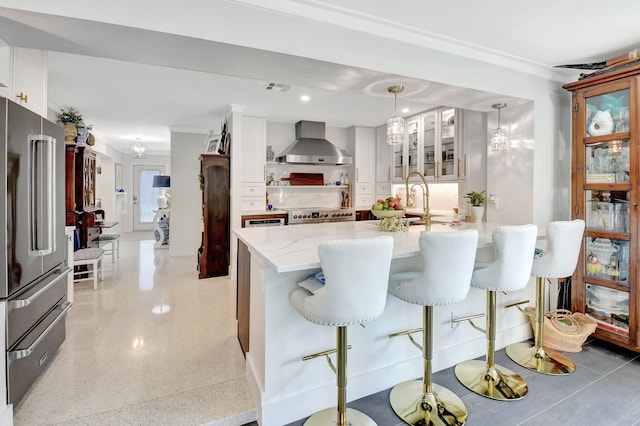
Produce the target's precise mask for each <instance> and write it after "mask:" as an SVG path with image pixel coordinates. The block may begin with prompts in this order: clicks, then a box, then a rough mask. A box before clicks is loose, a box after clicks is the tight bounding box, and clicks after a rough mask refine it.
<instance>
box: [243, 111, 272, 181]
mask: <svg viewBox="0 0 640 426" xmlns="http://www.w3.org/2000/svg"><path fill="white" fill-rule="evenodd" d="M266 140H267V125H266V121H265V119H263V118H255V117H243V118H242V141H241V145H242V177H241V180H242V182H260V183H263V184H264V183H265V181H266V176H265V175H266V160H267V151H266Z"/></svg>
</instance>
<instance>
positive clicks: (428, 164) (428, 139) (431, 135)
mask: <svg viewBox="0 0 640 426" xmlns="http://www.w3.org/2000/svg"><path fill="white" fill-rule="evenodd" d="M437 120H438V112H437V111H430V112H427V113H424V114H422V129H423V133H422V144H423V145H422V146H423V148H422V152H423V154H422V155H423V164H422V167H423V170H424V175H425V176H426V177H427V178H431V179H435V178H436V170H437V168H438V161H439V160H438V158H437V156H436V140H437V135H436V123H437Z"/></svg>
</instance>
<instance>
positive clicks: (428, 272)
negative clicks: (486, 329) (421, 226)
mask: <svg viewBox="0 0 640 426" xmlns="http://www.w3.org/2000/svg"><path fill="white" fill-rule="evenodd" d="M419 244H420V255H421V256H422V266H423V268H422V271H421V272H419V273H412V272H404V273H402V272H401V273H398V274H392V275H391V277H390V280H389V293H391V294H393V295H394V296H396V297H397V298H398V299H401V300H404V301H405V302H409V303H413V304H416V305H423V306H434V305H448V304H452V303H456V302H460V301H462V300H464V298H465V297H467V293H469V284H470V283H471V275H472V274H473V264H474V260H475V257H476V248H477V245H478V231H477V230H475V229H469V230H465V231H460V232H423V233H422V234H420V241H419Z"/></svg>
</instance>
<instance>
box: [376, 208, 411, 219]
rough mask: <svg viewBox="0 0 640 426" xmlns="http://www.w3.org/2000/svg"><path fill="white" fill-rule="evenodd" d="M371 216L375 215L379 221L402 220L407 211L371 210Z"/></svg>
mask: <svg viewBox="0 0 640 426" xmlns="http://www.w3.org/2000/svg"><path fill="white" fill-rule="evenodd" d="M371 214H373V215H374V216H375V217H377V218H378V219H387V218H398V219H399V218H402V217H404V214H405V210H371Z"/></svg>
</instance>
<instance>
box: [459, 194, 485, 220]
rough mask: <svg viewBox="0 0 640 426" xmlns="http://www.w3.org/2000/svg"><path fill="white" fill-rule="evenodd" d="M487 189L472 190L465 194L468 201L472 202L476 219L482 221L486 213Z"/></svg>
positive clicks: (472, 210) (472, 209) (472, 211)
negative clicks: (484, 205) (485, 194)
mask: <svg viewBox="0 0 640 426" xmlns="http://www.w3.org/2000/svg"><path fill="white" fill-rule="evenodd" d="M484 193H485V191H481V192H477V191H471V192H467V193H466V194H464V198H466V199H467V202H468V203H469V204H471V213H472V215H473V218H474V221H476V222H482V215H483V213H484V207H483V204H484V201H485V196H484Z"/></svg>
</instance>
